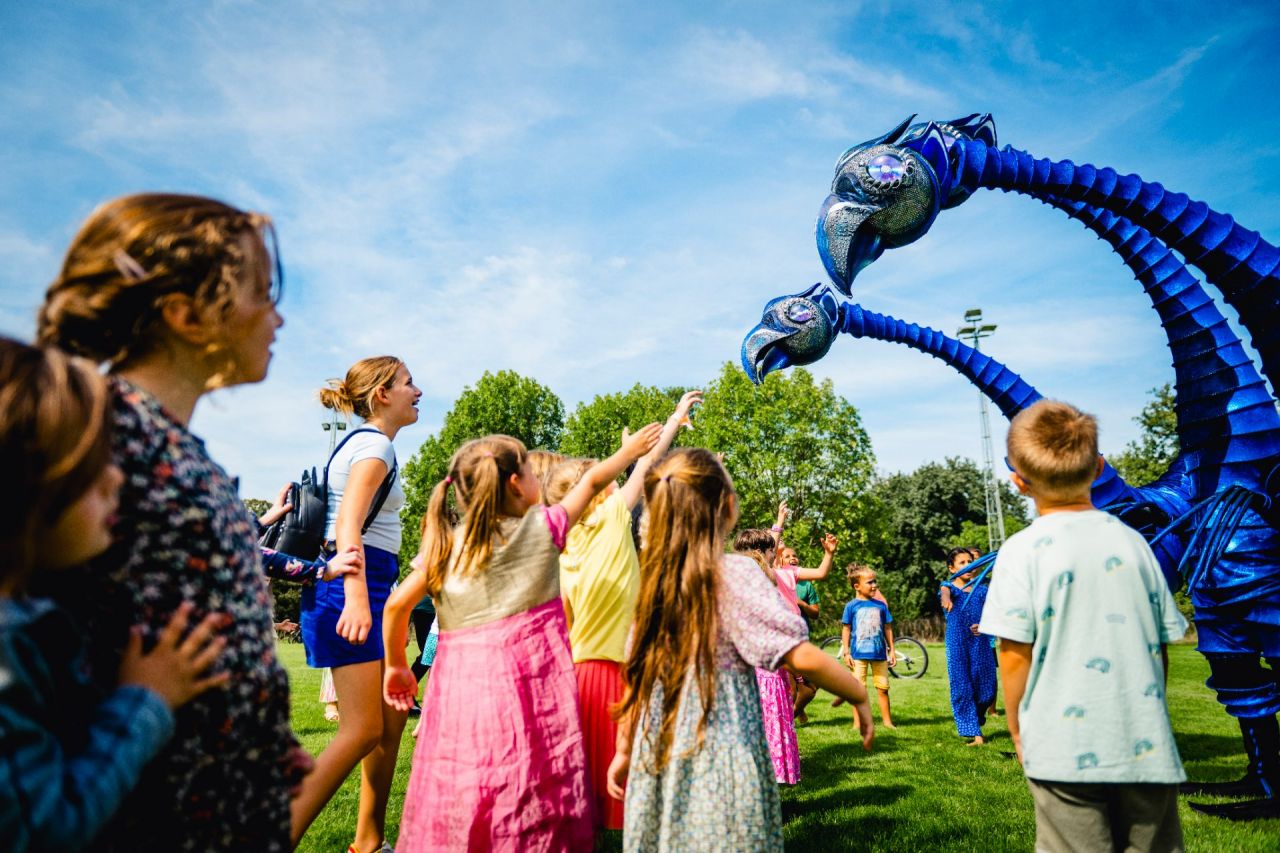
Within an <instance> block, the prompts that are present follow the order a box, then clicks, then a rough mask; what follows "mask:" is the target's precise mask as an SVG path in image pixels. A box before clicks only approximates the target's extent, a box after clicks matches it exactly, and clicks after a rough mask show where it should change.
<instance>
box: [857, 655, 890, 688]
mask: <svg viewBox="0 0 1280 853" xmlns="http://www.w3.org/2000/svg"><path fill="white" fill-rule="evenodd" d="M868 668H870V670H871V681H872V683H873V684H874V685H875V688H876V689H877V690H886V691H887V690H888V689H889V662H888V661H884V660H854V662H853V677H854V678H856V679H858V680H859V681H861V682H862V686H863V687H867V686H869V685H868V684H867V669H868Z"/></svg>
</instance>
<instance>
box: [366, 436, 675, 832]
mask: <svg viewBox="0 0 1280 853" xmlns="http://www.w3.org/2000/svg"><path fill="white" fill-rule="evenodd" d="M660 432H661V427H660V425H659V424H650V425H649V426H647V427H645V428H644V429H642V430H641V431H640V432H638V433H636V435H634V436H632V437H631V438H629V439H628V440H627V441H625V442H624V443H623V445H622V449H621V450H619V451H618V452H617V453H615V454H614V455H613V456H611V457H609V458H608V459H606V460H605V461H603V462H601V463H599V464H597V465H595V466H594V467H593V468H592V469H591V470H590V471H588V472H587V473H586V474H585V475H584V476H583V478H582V480H581V482H579V483H578V485H577V486H575V487H574V488H573V489H572V490H570V491H569V493H568V494H567V495H565V497H564V500H562V501H560V502H559V503H557V504H553V505H551V506H544V505H542V504H540V503H539V492H540V484H539V483H538V480H537V478H536V477H535V476H534V474H533V469H532V466H530V465H529V462H528V457H527V453H526V451H525V448H524V445H523V444H521V443H520V442H519V441H517V440H516V439H514V438H511V437H509V436H505V435H496V436H489V437H488V438H483V439H477V440H476V441H471V442H468V443H467V444H464V445H463V446H462V447H461V448H459V449H458V452H457V453H455V454H454V456H453V459H452V460H451V461H450V463H449V469H448V473H447V474H446V476H445V477H444V479H443V480H441V481H440V482H439V483H438V484H437V485H436V487H435V488H434V489H433V490H432V492H431V499H430V501H429V503H428V505H427V511H426V514H425V516H424V517H423V535H422V551H421V553H420V554H419V557H418V560H420V561H421V564H420V567H419V568H417V569H416V570H415V571H414V572H413V574H411V575H410V576H409V577H408V578H406V579H405V581H404V582H403V583H401V584H400V586H399V587H398V588H397V589H396V591H395V592H393V593H392V594H391V598H390V599H388V601H387V606H386V610H385V615H384V620H383V626H384V631H385V641H384V643H383V645H384V647H385V648H386V655H387V658H386V676H385V682H384V685H385V686H384V692H385V694H386V700H387V702H388V704H390V705H392V706H393V707H396V708H399V709H401V710H407V709H408V708H409V707H410V705H411V704H412V702H413V699H414V697H415V696H416V694H417V690H418V683H417V680H416V679H415V678H414V677H413V671H412V670H411V669H410V668H409V666H408V663H407V661H406V660H405V651H404V649H405V643H406V641H407V639H408V626H409V613H410V611H411V610H412V609H413V605H414V604H416V603H417V602H418V600H419V599H421V598H422V596H423V594H424V593H427V592H430V594H431V597H432V598H433V599H434V600H435V602H436V615H437V618H438V619H439V621H440V639H439V643H438V646H437V649H436V659H435V665H434V666H433V667H432V674H431V682H430V689H429V690H428V691H427V694H426V697H425V698H424V700H423V704H422V721H423V722H422V728H421V731H420V732H419V734H418V745H417V748H416V750H415V752H414V757H413V770H412V773H411V775H410V777H409V789H408V791H407V793H406V794H405V808H404V817H403V819H402V820H401V823H400V838H399V840H398V841H397V843H396V847H397V849H398V850H399V851H400V853H416V851H428V850H429V851H449V850H499V851H534V853H551V852H552V851H576V850H583V851H586V850H590V849H591V847H592V818H591V800H590V797H589V796H588V790H589V788H588V781H587V769H586V751H585V748H584V745H583V737H582V723H581V718H580V715H579V710H578V689H577V681H576V679H575V677H574V669H573V658H572V657H571V655H570V653H569V639H568V631H567V626H566V623H565V615H564V605H563V604H562V603H561V601H560V562H559V556H560V550H561V549H562V548H563V547H564V540H565V535H566V533H567V531H568V529H569V528H570V527H572V526H573V524H574V523H576V522H577V520H578V518H579V517H580V516H581V515H582V512H583V510H584V509H585V508H586V507H587V505H588V504H590V503H591V501H592V499H593V498H594V497H595V496H596V494H597V493H599V492H600V491H601V490H602V489H603V488H604V487H605V486H607V485H608V484H609V483H611V482H613V480H614V479H615V478H616V477H617V476H618V475H619V474H621V473H622V471H623V470H624V469H625V468H626V467H627V465H628V464H630V463H631V462H633V461H635V460H636V459H639V458H640V457H641V456H643V455H644V454H646V453H648V452H649V451H650V450H651V449H652V448H653V445H654V444H655V443H656V442H657V440H658V436H659V433H660ZM450 494H452V497H453V500H454V502H455V505H456V507H457V510H458V512H459V513H460V514H461V519H460V521H459V522H458V523H457V525H456V526H455V525H454V523H453V517H452V514H451V512H450V511H449V505H448V498H449V496H450Z"/></svg>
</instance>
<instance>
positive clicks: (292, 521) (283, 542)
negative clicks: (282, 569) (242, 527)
mask: <svg viewBox="0 0 1280 853" xmlns="http://www.w3.org/2000/svg"><path fill="white" fill-rule="evenodd" d="M362 432H377V430H375V429H357V430H352V431H351V432H350V433H349V434H348V435H347V436H346V438H344V439H342V441H341V442H339V443H338V446H337V447H335V448H334V449H333V453H330V454H329V461H328V462H326V463H325V466H324V479H323V480H320V479H317V478H316V469H315V468H314V467H313V468H311V469H310V470H309V471H303V472H302V477H301V478H300V480H301V481H300V482H297V483H290V484H289V503H291V504H293V508H292V509H290V510H289V511H288V512H286V513H285V514H284V516H283V517H281V518H280V519H278V520H277V521H276V522H275V523H274V524H272V525H271V526H270V527H268V528H267V529H266V531H265V532H263V534H262V537H261V538H260V539H259V540H258V544H260V545H262V546H263V547H265V548H271V549H272V550H275V551H280V552H282V553H285V554H292V555H293V556H295V557H302V558H304V559H308V560H311V559H315V558H316V557H319V556H321V555H322V554H323V552H324V546H325V539H324V531H325V527H326V526H327V524H326V523H327V521H328V515H329V466H330V465H332V464H333V457H335V456H337V455H338V451H339V450H341V449H342V446H343V445H344V444H346V443H347V442H348V441H350V440H351V439H353V438H355V437H356V436H357V435H359V434H360V433H362ZM399 467H400V466H399V463H395V462H393V463H392V464H391V470H390V471H388V472H387V476H386V478H385V479H384V480H383V481H382V485H381V486H379V487H378V491H377V493H376V494H375V495H374V496H373V503H372V504H371V505H370V506H369V514H368V516H366V517H365V520H364V526H363V527H361V528H360V532H361V533H362V534H364V533H367V532H368V531H369V525H371V524H373V520H374V519H375V518H377V517H378V513H379V512H380V511H381V510H382V505H383V504H384V503H385V502H386V500H387V495H388V494H389V493H390V492H391V484H392V483H394V482H395V479H396V472H397V471H398V470H399Z"/></svg>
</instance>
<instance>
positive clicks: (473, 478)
mask: <svg viewBox="0 0 1280 853" xmlns="http://www.w3.org/2000/svg"><path fill="white" fill-rule="evenodd" d="M527 458H528V452H527V451H526V450H525V449H524V444H523V443H521V441H520V440H519V439H517V438H512V437H511V436H509V435H490V436H485V437H484V438H477V439H475V440H474V441H468V442H467V443H466V444H464V445H462V446H461V447H459V448H458V452H457V453H455V454H453V459H451V460H449V471H448V473H447V474H446V475H445V478H444V479H443V480H441V481H440V482H438V483H436V486H435V488H434V489H432V490H431V498H430V499H429V500H428V501H427V511H426V513H425V514H423V516H422V569H423V571H424V572H425V573H426V577H427V592H429V593H431V594H432V595H438V594H439V593H440V590H441V588H442V587H443V586H444V581H445V577H446V576H447V575H448V573H449V564H450V557H451V555H452V552H453V528H454V525H455V524H457V523H458V516H457V515H455V513H454V512H453V511H452V510H451V509H450V507H449V489H450V488H452V489H453V500H454V504H455V505H456V507H457V513H458V514H459V515H461V523H462V525H463V534H462V551H461V553H460V554H459V555H458V559H457V562H456V568H457V572H458V574H460V575H466V574H472V573H474V572H478V571H481V570H482V569H483V567H484V566H485V565H486V564H488V562H489V557H490V556H491V555H492V554H493V542H494V539H495V537H496V536H497V535H498V532H499V530H498V522H500V521H501V520H502V503H503V499H504V497H505V495H506V482H507V480H508V479H509V478H510V477H511V475H512V474H519V473H520V471H521V469H522V468H524V465H525V461H526V459H527Z"/></svg>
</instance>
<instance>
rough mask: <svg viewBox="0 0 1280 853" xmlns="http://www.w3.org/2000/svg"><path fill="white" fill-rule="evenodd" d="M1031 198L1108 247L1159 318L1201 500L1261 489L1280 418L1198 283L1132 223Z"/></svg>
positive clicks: (1072, 204)
mask: <svg viewBox="0 0 1280 853" xmlns="http://www.w3.org/2000/svg"><path fill="white" fill-rule="evenodd" d="M1032 195H1034V197H1036V198H1038V199H1040V200H1041V201H1043V202H1045V203H1046V204H1049V205H1051V206H1053V207H1056V208H1058V209H1059V210H1062V211H1063V212H1064V213H1066V214H1067V215H1068V216H1070V217H1072V218H1074V219H1077V220H1079V221H1081V222H1083V223H1084V224H1085V226H1086V227H1087V228H1089V229H1090V230H1091V231H1093V232H1094V233H1095V234H1097V235H1098V236H1099V237H1100V238H1101V239H1103V240H1105V241H1106V242H1107V243H1109V244H1110V245H1111V247H1112V248H1113V249H1114V250H1115V251H1116V253H1117V254H1119V255H1120V257H1121V258H1122V259H1123V260H1124V263H1125V264H1126V265H1127V266H1128V267H1129V268H1130V270H1132V271H1133V273H1134V276H1135V277H1136V278H1137V279H1138V280H1139V281H1140V282H1141V283H1142V285H1143V287H1144V288H1145V290H1146V292H1147V295H1148V296H1149V297H1150V299H1151V303H1152V307H1154V308H1155V310H1156V312H1157V313H1158V314H1159V315H1160V322H1161V325H1162V326H1164V329H1165V335H1166V337H1167V338H1168V342H1169V349H1170V351H1171V352H1172V353H1173V369H1174V373H1175V375H1176V379H1177V385H1176V387H1177V400H1176V404H1175V405H1176V410H1177V416H1178V435H1179V444H1180V446H1181V448H1182V451H1183V453H1184V454H1186V455H1188V456H1189V459H1191V460H1192V462H1191V464H1190V466H1189V470H1188V473H1189V474H1192V475H1195V474H1196V473H1197V472H1198V471H1205V475H1209V476H1211V477H1212V481H1211V482H1201V483H1199V484H1198V487H1197V488H1196V492H1197V493H1198V494H1208V493H1210V492H1213V491H1216V490H1217V489H1218V488H1219V486H1225V485H1230V484H1239V485H1244V486H1246V487H1248V488H1252V489H1257V488H1259V487H1261V486H1262V485H1263V478H1264V477H1265V476H1266V471H1265V470H1259V465H1258V463H1259V461H1261V460H1266V459H1270V458H1271V457H1272V456H1273V455H1274V448H1275V447H1277V446H1280V414H1277V412H1276V407H1275V403H1274V401H1273V400H1272V397H1271V394H1270V392H1269V391H1268V390H1267V387H1266V383H1264V382H1263V380H1262V377H1261V376H1260V375H1258V371H1257V369H1256V368H1255V366H1254V363H1253V360H1252V359H1251V358H1250V357H1249V355H1248V353H1246V352H1245V349H1244V346H1243V344H1241V342H1240V339H1239V338H1238V337H1237V336H1236V334H1235V332H1234V331H1232V329H1231V326H1230V325H1229V324H1228V323H1227V319H1226V318H1225V317H1224V316H1222V313H1221V312H1220V311H1219V310H1218V308H1217V306H1216V305H1215V304H1214V302H1213V300H1212V298H1210V296H1209V294H1208V293H1206V292H1205V290H1204V288H1203V287H1202V286H1201V284H1200V282H1199V280H1198V279H1197V278H1196V277H1195V276H1194V275H1192V273H1191V271H1190V270H1188V269H1187V267H1186V265H1185V264H1183V263H1182V262H1181V261H1180V260H1179V259H1178V258H1177V256H1176V255H1174V253H1173V251H1172V250H1171V249H1169V248H1168V246H1166V245H1165V244H1164V243H1163V242H1162V241H1161V240H1159V239H1158V238H1156V237H1154V236H1153V235H1152V234H1151V233H1150V232H1149V231H1147V230H1146V229H1145V228H1141V227H1139V226H1137V225H1135V224H1134V223H1133V222H1131V221H1130V220H1129V219H1127V218H1126V217H1123V216H1120V215H1118V214H1116V213H1113V212H1111V211H1108V210H1102V209H1100V208H1098V207H1095V206H1092V205H1088V204H1085V203H1084V202H1081V201H1069V200H1066V199H1062V198H1058V197H1056V196H1053V195H1041V194H1032ZM1224 437H1225V438H1226V441H1225V446H1224V441H1223V439H1224ZM1205 469H1208V470H1207V471H1206V470H1205ZM1202 476H1203V475H1202Z"/></svg>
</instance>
